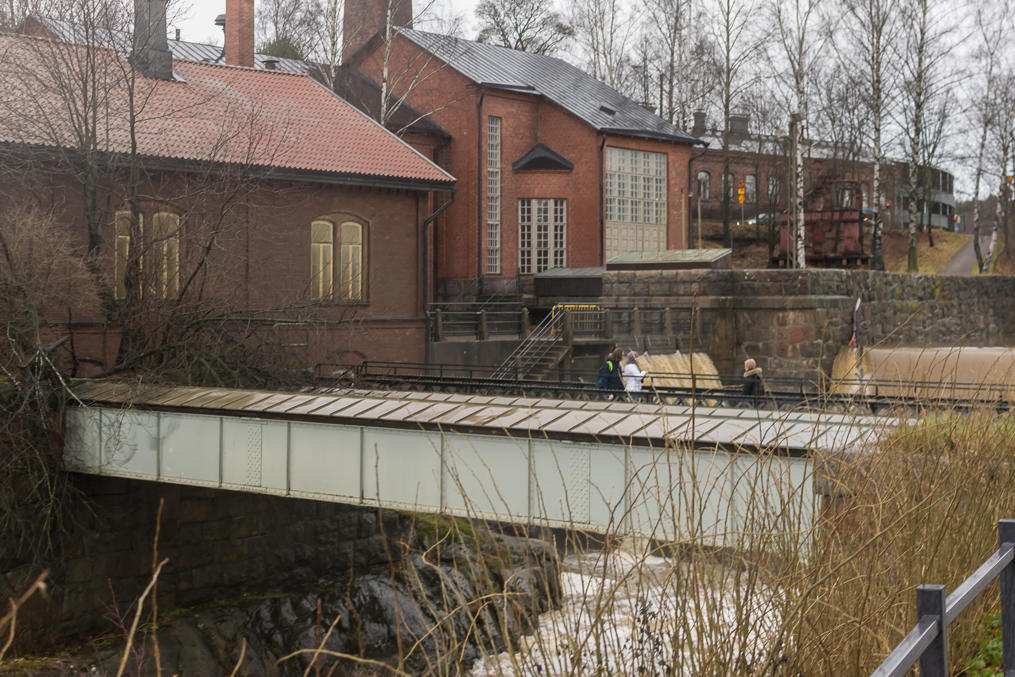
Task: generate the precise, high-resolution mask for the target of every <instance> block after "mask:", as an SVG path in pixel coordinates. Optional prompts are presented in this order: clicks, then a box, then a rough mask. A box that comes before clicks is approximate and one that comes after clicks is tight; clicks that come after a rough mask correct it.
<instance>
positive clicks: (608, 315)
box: [603, 308, 613, 339]
mask: <svg viewBox="0 0 1015 677" xmlns="http://www.w3.org/2000/svg"><path fill="white" fill-rule="evenodd" d="M603 338H608V339H609V338H613V310H612V309H610V308H603Z"/></svg>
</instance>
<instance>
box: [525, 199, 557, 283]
mask: <svg viewBox="0 0 1015 677" xmlns="http://www.w3.org/2000/svg"><path fill="white" fill-rule="evenodd" d="M566 265H567V200H563V199H549V200H533V199H524V200H519V201H518V272H519V273H520V274H522V275H531V274H532V273H541V272H543V271H544V270H546V269H547V268H563V267H564V266H566Z"/></svg>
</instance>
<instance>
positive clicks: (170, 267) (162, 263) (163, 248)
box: [152, 212, 180, 299]
mask: <svg viewBox="0 0 1015 677" xmlns="http://www.w3.org/2000/svg"><path fill="white" fill-rule="evenodd" d="M152 237H153V238H154V239H153V241H152V273H153V274H154V276H155V279H154V280H153V281H152V287H153V291H154V293H155V295H156V296H158V297H159V298H164V299H171V298H175V297H176V296H178V295H179V293H180V217H179V215H178V214H173V213H172V212H155V215H154V216H153V217H152Z"/></svg>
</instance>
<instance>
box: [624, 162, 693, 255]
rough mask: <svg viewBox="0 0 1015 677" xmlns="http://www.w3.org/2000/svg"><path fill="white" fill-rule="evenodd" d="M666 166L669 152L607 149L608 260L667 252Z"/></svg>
mask: <svg viewBox="0 0 1015 677" xmlns="http://www.w3.org/2000/svg"><path fill="white" fill-rule="evenodd" d="M666 163H667V158H666V153H652V152H648V151H641V150H633V149H630V148H616V147H613V146H607V147H606V196H605V199H606V205H605V210H606V242H605V243H604V244H605V249H606V257H607V258H610V257H611V256H614V255H616V254H619V253H622V252H625V251H662V250H664V249H666V222H667V210H666V191H667V174H666ZM706 176H707V175H706ZM698 188H699V190H701V188H702V186H701V175H700V174H699V184H698ZM704 189H705V191H706V193H707V191H708V186H707V182H706V184H705V187H704Z"/></svg>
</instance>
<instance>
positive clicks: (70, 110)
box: [0, 35, 454, 184]
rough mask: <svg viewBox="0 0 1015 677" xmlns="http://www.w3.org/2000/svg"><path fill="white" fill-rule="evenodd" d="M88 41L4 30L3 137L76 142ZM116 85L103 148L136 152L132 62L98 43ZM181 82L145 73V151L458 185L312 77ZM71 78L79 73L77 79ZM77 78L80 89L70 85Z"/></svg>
mask: <svg viewBox="0 0 1015 677" xmlns="http://www.w3.org/2000/svg"><path fill="white" fill-rule="evenodd" d="M84 49H85V48H84V47H81V46H76V45H70V44H68V43H60V42H55V41H50V40H42V39H39V38H27V37H24V36H14V35H0V142H7V143H24V144H29V145H36V146H49V147H65V148H71V149H74V148H77V147H78V144H77V143H76V142H75V140H74V139H75V138H76V134H75V132H76V131H77V130H79V129H80V128H81V125H80V124H78V125H72V124H70V122H69V120H70V119H71V118H72V116H74V115H77V114H78V111H79V109H80V106H79V105H75V104H79V103H80V101H79V99H83V97H81V96H79V95H77V93H76V92H77V91H78V89H79V87H78V85H77V84H76V83H75V79H74V77H73V76H74V74H75V71H76V70H77V68H78V66H79V65H80V64H81V63H82V61H83V59H82V58H81V55H82V51H81V50H84ZM92 54H93V55H96V58H97V60H98V61H99V62H100V64H101V65H100V67H99V72H100V73H101V74H102V75H103V77H106V78H110V79H113V80H115V81H116V84H115V85H114V86H112V87H100V88H99V91H100V92H102V91H109V92H110V97H109V101H108V104H104V105H103V106H102V111H103V112H102V115H100V116H99V117H100V118H101V120H100V124H99V125H98V128H99V135H100V137H101V140H100V142H99V144H98V149H99V150H106V151H110V152H114V153H126V152H128V151H129V149H130V130H129V124H128V123H129V120H130V115H129V114H128V111H129V106H128V104H127V93H128V88H127V87H126V85H125V80H124V78H123V76H122V73H123V72H124V71H125V68H124V63H123V62H122V61H120V60H119V59H118V58H117V57H116V56H115V55H114V54H113V53H112V52H110V51H108V50H103V49H95V51H94V52H92ZM173 71H174V73H175V74H176V75H177V76H178V78H179V79H180V80H179V81H176V82H169V81H162V80H157V79H151V78H146V77H144V76H142V75H141V74H137V83H136V86H135V88H134V93H135V96H134V98H135V102H136V103H135V107H134V110H135V115H134V119H135V128H136V131H135V136H136V139H137V149H138V153H139V154H140V155H143V156H147V157H153V158H168V159H174V160H185V161H188V160H189V161H198V162H206V161H213V162H221V163H228V164H234V165H244V166H251V167H260V168H284V169H290V170H298V171H309V172H320V173H323V174H325V175H329V174H331V175H344V176H347V175H353V176H360V177H382V178H383V179H395V180H407V181H409V182H425V183H446V184H450V183H452V182H453V181H454V179H453V177H451V175H449V174H448V173H447V172H445V171H444V170H442V169H441V168H440V167H438V166H436V165H435V164H433V163H432V162H430V161H429V160H427V159H426V158H425V157H424V156H423V155H421V154H419V153H417V152H416V151H415V150H413V149H412V148H411V147H410V146H408V145H407V144H405V143H404V142H402V141H401V140H400V139H398V137H396V136H395V135H393V134H391V133H390V132H388V131H387V130H386V129H384V128H383V127H382V126H380V125H378V124H377V123H376V122H374V121H373V120H371V119H370V118H368V117H367V116H365V115H363V114H362V113H360V112H359V111H358V110H356V109H355V108H354V107H353V106H352V105H350V104H349V103H347V102H346V101H344V100H342V99H341V98H339V97H338V96H336V95H335V94H333V93H332V92H330V91H329V90H328V89H326V88H325V87H324V86H322V85H321V84H319V83H317V82H316V81H314V80H312V79H311V78H310V77H308V76H306V75H302V74H294V73H287V72H281V71H265V70H254V69H252V68H239V67H235V66H225V65H218V64H207V63H197V62H193V61H179V60H177V61H175V62H174V64H173ZM68 76H69V77H68ZM68 83H69V84H68Z"/></svg>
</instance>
